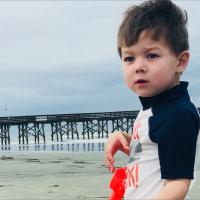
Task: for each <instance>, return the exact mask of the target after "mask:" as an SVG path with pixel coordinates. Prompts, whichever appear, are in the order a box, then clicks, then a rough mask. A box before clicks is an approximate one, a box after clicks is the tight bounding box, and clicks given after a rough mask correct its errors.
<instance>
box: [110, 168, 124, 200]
mask: <svg viewBox="0 0 200 200" xmlns="http://www.w3.org/2000/svg"><path fill="white" fill-rule="evenodd" d="M125 179H126V167H124V168H118V169H117V170H116V171H115V173H114V175H113V177H112V179H111V181H110V188H111V189H112V193H111V195H110V197H109V200H122V198H123V196H124V192H125V188H124V187H125V186H124V184H125Z"/></svg>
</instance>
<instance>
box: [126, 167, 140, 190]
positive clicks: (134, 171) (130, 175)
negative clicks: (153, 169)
mask: <svg viewBox="0 0 200 200" xmlns="http://www.w3.org/2000/svg"><path fill="white" fill-rule="evenodd" d="M126 173H127V178H126V184H125V188H126V189H127V188H129V187H133V188H137V187H138V183H139V180H138V174H139V168H138V164H135V165H133V166H130V167H127V170H126Z"/></svg>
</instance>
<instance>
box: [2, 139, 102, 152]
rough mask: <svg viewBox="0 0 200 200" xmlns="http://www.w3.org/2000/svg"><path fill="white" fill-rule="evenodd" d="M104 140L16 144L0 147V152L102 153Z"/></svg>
mask: <svg viewBox="0 0 200 200" xmlns="http://www.w3.org/2000/svg"><path fill="white" fill-rule="evenodd" d="M105 141H106V139H93V140H69V141H66V142H51V141H49V142H47V143H45V144H43V143H41V144H34V143H30V144H17V142H14V143H13V144H10V145H0V152H36V151H40V152H42V151H48V152H60V151H62V152H93V151H94V152H96V151H99V152H102V151H104V146H105Z"/></svg>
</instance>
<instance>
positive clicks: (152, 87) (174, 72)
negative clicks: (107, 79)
mask: <svg viewBox="0 0 200 200" xmlns="http://www.w3.org/2000/svg"><path fill="white" fill-rule="evenodd" d="M121 52H122V66H123V72H124V78H125V82H126V83H127V85H128V87H129V88H130V89H131V90H132V91H133V92H135V93H136V94H137V95H138V96H141V97H151V96H155V95H157V94H159V93H161V92H163V91H164V90H167V89H169V88H171V87H173V86H175V85H178V84H179V79H180V73H181V72H182V71H184V68H183V67H181V66H180V64H179V62H180V58H179V56H177V55H176V54H175V53H173V52H172V50H171V49H170V48H169V47H168V45H167V44H166V42H165V40H164V39H163V38H162V37H161V39H160V40H159V41H155V40H152V39H151V37H150V34H148V32H147V31H144V32H142V33H141V35H140V37H139V39H138V42H137V43H136V44H134V45H132V46H131V47H122V48H121Z"/></svg>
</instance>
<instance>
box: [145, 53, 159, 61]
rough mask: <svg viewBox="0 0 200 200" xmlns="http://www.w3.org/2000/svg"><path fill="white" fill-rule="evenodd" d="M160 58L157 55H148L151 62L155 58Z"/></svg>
mask: <svg viewBox="0 0 200 200" xmlns="http://www.w3.org/2000/svg"><path fill="white" fill-rule="evenodd" d="M158 57H159V56H158V55H157V54H155V53H149V54H148V55H147V59H149V60H151V59H155V58H158Z"/></svg>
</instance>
